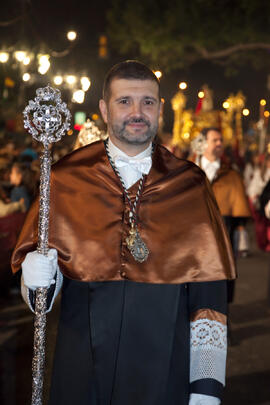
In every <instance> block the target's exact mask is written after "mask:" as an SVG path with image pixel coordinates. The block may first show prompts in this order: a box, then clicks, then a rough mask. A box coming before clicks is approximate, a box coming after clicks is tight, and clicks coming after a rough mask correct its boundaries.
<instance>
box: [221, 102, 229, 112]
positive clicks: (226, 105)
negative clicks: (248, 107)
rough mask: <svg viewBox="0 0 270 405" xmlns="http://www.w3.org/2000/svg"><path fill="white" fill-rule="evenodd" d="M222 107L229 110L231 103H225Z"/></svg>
mask: <svg viewBox="0 0 270 405" xmlns="http://www.w3.org/2000/svg"><path fill="white" fill-rule="evenodd" d="M222 107H223V108H225V110H226V109H227V108H229V107H230V103H229V102H228V101H224V103H223V104H222Z"/></svg>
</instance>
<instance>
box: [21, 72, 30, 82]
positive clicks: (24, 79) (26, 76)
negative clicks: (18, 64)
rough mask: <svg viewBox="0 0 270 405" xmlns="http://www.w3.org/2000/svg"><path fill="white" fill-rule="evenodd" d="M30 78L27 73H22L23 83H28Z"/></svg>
mask: <svg viewBox="0 0 270 405" xmlns="http://www.w3.org/2000/svg"><path fill="white" fill-rule="evenodd" d="M30 78H31V76H30V74H29V73H24V74H23V77H22V79H23V81H24V82H28V81H29V80H30Z"/></svg>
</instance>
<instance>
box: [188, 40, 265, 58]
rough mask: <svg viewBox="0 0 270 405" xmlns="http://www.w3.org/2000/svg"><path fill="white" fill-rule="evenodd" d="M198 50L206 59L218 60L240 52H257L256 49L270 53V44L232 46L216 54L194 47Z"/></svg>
mask: <svg viewBox="0 0 270 405" xmlns="http://www.w3.org/2000/svg"><path fill="white" fill-rule="evenodd" d="M194 47H195V48H196V50H197V52H199V53H200V55H201V56H202V57H203V58H204V59H218V58H224V57H225V56H229V55H231V54H233V53H235V52H239V51H250V50H255V49H265V50H269V51H270V44H267V43H264V42H254V43H250V44H237V45H233V46H230V47H229V48H226V49H222V50H221V51H216V52H209V51H208V50H207V49H206V48H203V47H201V46H197V45H196V46H194Z"/></svg>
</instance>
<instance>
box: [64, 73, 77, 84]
mask: <svg viewBox="0 0 270 405" xmlns="http://www.w3.org/2000/svg"><path fill="white" fill-rule="evenodd" d="M76 81H77V78H76V76H74V75H67V76H66V82H67V83H68V84H69V85H71V86H72V85H73V84H75V83H76Z"/></svg>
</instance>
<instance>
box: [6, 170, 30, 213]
mask: <svg viewBox="0 0 270 405" xmlns="http://www.w3.org/2000/svg"><path fill="white" fill-rule="evenodd" d="M10 183H11V184H12V185H13V188H12V189H11V193H10V200H11V202H18V201H20V200H21V199H23V200H24V205H25V208H26V210H28V209H29V207H30V204H31V202H32V200H33V197H34V196H35V192H36V184H35V182H34V181H33V172H32V170H31V169H30V168H29V167H28V165H26V164H23V163H19V162H16V163H13V165H12V167H11V171H10Z"/></svg>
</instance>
